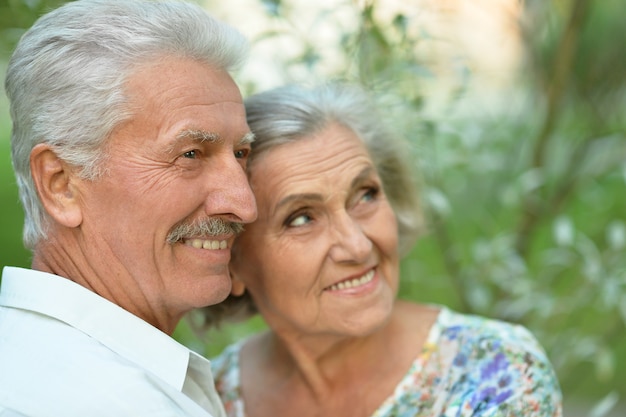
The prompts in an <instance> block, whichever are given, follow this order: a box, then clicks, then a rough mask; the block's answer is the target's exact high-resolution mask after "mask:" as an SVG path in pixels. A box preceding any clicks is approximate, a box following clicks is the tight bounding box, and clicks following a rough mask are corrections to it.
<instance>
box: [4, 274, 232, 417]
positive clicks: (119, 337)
mask: <svg viewBox="0 0 626 417" xmlns="http://www.w3.org/2000/svg"><path fill="white" fill-rule="evenodd" d="M20 415H21V416H29V417H30V416H32V417H39V416H41V417H44V416H49V417H61V416H63V417H98V416H103V417H104V416H107V417H113V416H115V417H120V416H133V417H139V416H146V417H148V416H149V417H159V416H168V417H169V416H194V417H195V416H198V417H209V416H212V417H223V416H224V415H225V412H224V409H223V406H222V404H221V402H220V400H219V397H218V396H217V393H216V392H215V387H214V384H213V377H212V374H211V366H210V363H209V361H208V360H206V359H205V358H203V357H201V356H200V355H198V354H196V353H195V352H192V351H190V350H189V349H188V348H186V347H185V346H183V345H181V344H180V343H178V342H176V341H175V340H174V339H172V338H171V337H170V336H168V335H167V334H165V333H163V332H161V331H160V330H158V329H157V328H155V327H153V326H151V325H150V324H148V323H147V322H145V321H143V320H141V319H140V318H138V317H137V316H134V315H133V314H131V313H129V312H128V311H126V310H124V309H122V308H121V307H119V306H117V305H116V304H114V303H112V302H110V301H108V300H106V299H105V298H103V297H100V296H99V295H97V294H95V293H94V292H92V291H89V290H88V289H86V288H84V287H82V286H80V285H78V284H76V283H74V282H72V281H70V280H69V279H66V278H62V277H59V276H57V275H52V274H48V273H44V272H40V271H34V270H30V269H23V268H15V267H5V268H4V270H3V273H2V286H1V289H0V417H5V416H7V417H8V416H20Z"/></svg>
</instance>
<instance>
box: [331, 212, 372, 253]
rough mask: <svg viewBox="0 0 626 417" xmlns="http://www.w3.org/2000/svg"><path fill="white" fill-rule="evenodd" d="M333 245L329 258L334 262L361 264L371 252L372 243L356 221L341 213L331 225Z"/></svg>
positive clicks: (345, 213)
mask: <svg viewBox="0 0 626 417" xmlns="http://www.w3.org/2000/svg"><path fill="white" fill-rule="evenodd" d="M330 227H332V228H333V229H334V230H332V231H331V232H332V234H333V243H332V247H331V248H330V256H331V258H332V259H333V260H334V261H335V262H363V261H364V260H366V259H367V258H368V257H369V255H370V253H371V251H372V247H373V244H372V241H371V239H370V238H369V237H368V236H367V234H366V233H365V231H364V229H363V225H362V224H361V223H359V221H358V220H357V219H354V218H352V217H351V216H350V215H349V214H348V213H347V212H342V213H341V214H339V215H338V216H337V218H336V219H335V221H334V222H332V223H331V226H330Z"/></svg>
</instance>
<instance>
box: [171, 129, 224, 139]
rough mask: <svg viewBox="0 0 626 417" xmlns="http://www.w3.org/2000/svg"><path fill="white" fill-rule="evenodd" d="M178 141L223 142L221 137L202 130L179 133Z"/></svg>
mask: <svg viewBox="0 0 626 417" xmlns="http://www.w3.org/2000/svg"><path fill="white" fill-rule="evenodd" d="M176 139H177V140H191V141H197V142H219V141H221V140H223V139H222V138H221V137H220V135H218V134H217V133H213V132H208V131H206V130H200V129H185V130H181V131H180V132H178V134H177V135H176Z"/></svg>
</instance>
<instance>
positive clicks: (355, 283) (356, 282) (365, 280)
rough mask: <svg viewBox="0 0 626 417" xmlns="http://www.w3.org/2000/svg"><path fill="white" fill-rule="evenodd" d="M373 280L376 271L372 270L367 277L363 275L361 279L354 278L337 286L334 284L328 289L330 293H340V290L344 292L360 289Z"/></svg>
mask: <svg viewBox="0 0 626 417" xmlns="http://www.w3.org/2000/svg"><path fill="white" fill-rule="evenodd" d="M372 278H374V270H373V269H370V270H369V272H367V273H366V274H365V275H363V276H362V277H360V278H354V279H351V280H347V281H342V282H339V283H337V284H333V285H331V286H330V287H328V289H329V290H330V291H338V290H343V289H346V288H354V287H358V286H359V285H363V284H367V283H368V282H370V281H371V280H372Z"/></svg>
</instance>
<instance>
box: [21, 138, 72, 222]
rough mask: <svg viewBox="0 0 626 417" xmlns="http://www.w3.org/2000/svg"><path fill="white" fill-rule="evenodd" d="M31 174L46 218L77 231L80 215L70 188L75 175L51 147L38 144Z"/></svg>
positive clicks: (32, 157)
mask: <svg viewBox="0 0 626 417" xmlns="http://www.w3.org/2000/svg"><path fill="white" fill-rule="evenodd" d="M30 173H31V175H32V177H33V182H34V183H35V188H36V189H37V194H38V195H39V200H40V201H41V204H42V205H43V207H44V209H45V210H46V212H47V213H48V215H49V216H50V217H52V218H53V219H54V220H55V221H56V222H57V223H59V224H61V225H63V226H65V227H78V226H79V225H80V224H81V223H82V212H81V209H80V204H79V200H78V193H77V190H76V189H75V187H74V186H73V184H72V179H73V175H75V174H74V173H73V172H72V171H71V170H70V167H69V166H68V164H67V163H66V162H64V161H63V160H61V159H60V158H59V157H58V156H57V154H56V153H55V152H54V151H53V150H52V148H51V147H50V145H48V144H44V143H40V144H38V145H35V147H34V148H33V149H32V151H31V152H30Z"/></svg>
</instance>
